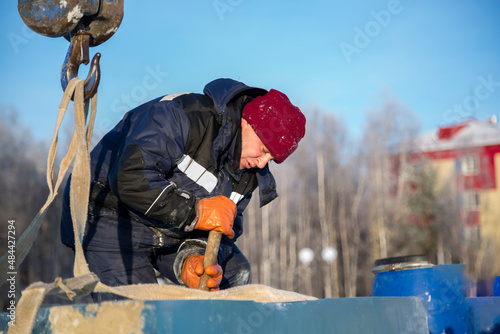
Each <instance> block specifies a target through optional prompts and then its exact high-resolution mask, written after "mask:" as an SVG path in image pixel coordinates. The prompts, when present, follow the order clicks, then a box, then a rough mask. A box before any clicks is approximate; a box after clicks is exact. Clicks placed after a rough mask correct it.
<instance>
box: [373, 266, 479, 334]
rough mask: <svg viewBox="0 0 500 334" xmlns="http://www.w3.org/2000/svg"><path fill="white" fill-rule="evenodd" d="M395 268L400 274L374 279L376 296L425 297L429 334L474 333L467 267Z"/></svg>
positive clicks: (389, 273) (387, 273)
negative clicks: (467, 301) (467, 296)
mask: <svg viewBox="0 0 500 334" xmlns="http://www.w3.org/2000/svg"><path fill="white" fill-rule="evenodd" d="M394 267H395V266H394V265H393V266H392V268H394ZM389 268H390V267H389ZM396 268H399V270H390V269H389V270H388V271H381V272H378V273H377V274H376V275H375V278H374V281H373V287H372V295H373V296H375V297H381V296H397V297H403V296H418V297H422V298H423V299H424V300H425V301H426V302H427V307H428V324H429V331H430V333H436V334H438V333H439V334H441V333H472V332H473V328H472V323H471V319H470V315H469V312H468V304H467V303H466V287H467V279H466V277H465V275H464V269H465V265H463V264H452V265H437V266H433V265H428V266H427V267H420V268H417V269H405V268H404V267H401V266H400V267H397V266H396ZM410 268H411V266H410Z"/></svg>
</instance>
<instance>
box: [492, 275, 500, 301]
mask: <svg viewBox="0 0 500 334" xmlns="http://www.w3.org/2000/svg"><path fill="white" fill-rule="evenodd" d="M493 296H494V297H500V276H497V278H495V283H493Z"/></svg>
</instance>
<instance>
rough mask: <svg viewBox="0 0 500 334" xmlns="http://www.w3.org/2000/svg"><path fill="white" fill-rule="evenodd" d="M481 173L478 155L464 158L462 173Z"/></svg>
mask: <svg viewBox="0 0 500 334" xmlns="http://www.w3.org/2000/svg"><path fill="white" fill-rule="evenodd" d="M478 173H479V159H478V157H477V155H467V156H465V157H463V158H462V174H463V175H476V174H478Z"/></svg>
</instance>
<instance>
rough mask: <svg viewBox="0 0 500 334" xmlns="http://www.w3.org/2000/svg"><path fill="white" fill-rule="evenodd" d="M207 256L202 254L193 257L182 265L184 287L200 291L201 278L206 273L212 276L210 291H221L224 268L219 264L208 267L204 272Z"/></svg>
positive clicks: (209, 281)
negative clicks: (204, 262) (204, 261)
mask: <svg viewBox="0 0 500 334" xmlns="http://www.w3.org/2000/svg"><path fill="white" fill-rule="evenodd" d="M204 257H205V256H203V255H201V254H196V255H191V256H189V257H188V258H187V259H186V260H184V264H183V265H182V270H181V279H182V281H183V282H184V285H186V286H187V287H189V288H191V289H198V285H199V284H200V277H201V275H203V273H204V272H205V271H206V273H207V275H208V276H211V277H210V278H209V279H208V281H207V286H208V287H209V288H210V291H219V285H220V282H221V281H222V268H221V266H219V265H218V264H214V265H213V266H208V267H207V269H206V270H203V258H204Z"/></svg>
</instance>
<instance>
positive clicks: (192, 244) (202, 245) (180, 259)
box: [174, 239, 207, 284]
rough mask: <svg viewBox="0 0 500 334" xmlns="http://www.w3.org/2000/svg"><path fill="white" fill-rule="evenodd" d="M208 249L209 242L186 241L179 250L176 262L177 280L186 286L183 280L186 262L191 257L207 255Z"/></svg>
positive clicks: (175, 272) (198, 240)
mask: <svg viewBox="0 0 500 334" xmlns="http://www.w3.org/2000/svg"><path fill="white" fill-rule="evenodd" d="M206 248H207V242H206V241H204V240H200V239H189V240H186V241H184V242H183V243H182V244H181V245H180V246H179V249H178V250H177V256H176V257H175V260H174V274H175V277H176V278H177V280H178V281H179V282H180V283H181V284H184V282H183V281H182V279H181V271H182V265H183V264H184V261H185V260H186V259H187V258H188V257H189V256H191V255H196V254H201V255H205V249H206Z"/></svg>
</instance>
